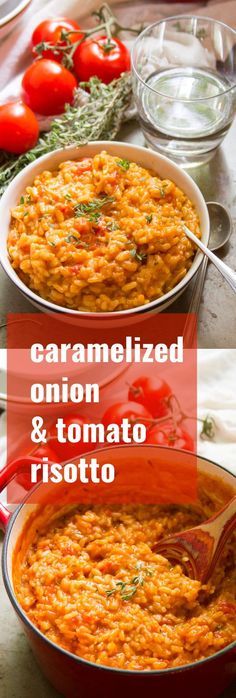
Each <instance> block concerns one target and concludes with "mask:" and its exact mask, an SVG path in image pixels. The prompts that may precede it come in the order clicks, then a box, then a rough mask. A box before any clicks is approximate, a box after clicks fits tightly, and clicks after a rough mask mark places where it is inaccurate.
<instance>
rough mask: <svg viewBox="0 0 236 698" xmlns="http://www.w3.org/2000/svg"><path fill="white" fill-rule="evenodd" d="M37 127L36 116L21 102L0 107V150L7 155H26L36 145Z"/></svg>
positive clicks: (8, 103)
mask: <svg viewBox="0 0 236 698" xmlns="http://www.w3.org/2000/svg"><path fill="white" fill-rule="evenodd" d="M38 136H39V126H38V122H37V119H36V116H35V115H34V114H33V112H32V111H31V109H29V107H27V106H26V104H23V102H7V104H2V105H1V106H0V148H1V149H3V150H7V151H8V152H9V153H16V154H20V153H26V151H27V150H30V148H33V147H34V145H35V143H37V140H38Z"/></svg>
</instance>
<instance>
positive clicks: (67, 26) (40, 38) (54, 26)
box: [32, 17, 82, 63]
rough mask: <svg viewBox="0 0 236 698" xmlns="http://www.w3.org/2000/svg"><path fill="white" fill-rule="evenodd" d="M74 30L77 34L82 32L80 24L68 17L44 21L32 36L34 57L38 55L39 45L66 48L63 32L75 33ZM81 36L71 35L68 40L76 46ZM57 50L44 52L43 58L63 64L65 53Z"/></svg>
mask: <svg viewBox="0 0 236 698" xmlns="http://www.w3.org/2000/svg"><path fill="white" fill-rule="evenodd" d="M73 30H75V32H78V31H79V30H80V26H79V24H78V23H77V22H75V20H73V19H68V18H67V17H55V19H46V20H44V21H43V22H41V23H40V24H38V26H37V27H36V28H35V30H34V32H33V35H32V51H33V55H34V56H37V55H38V53H37V51H36V50H35V47H36V46H38V44H43V43H50V44H53V46H55V47H56V48H57V47H58V46H59V47H61V46H66V41H65V39H64V40H63V39H62V32H63V33H64V32H73ZM81 36H82V35H81V34H76V33H75V34H74V33H70V35H69V37H68V39H69V41H70V43H72V44H74V43H75V42H76V41H78V40H79V39H80V38H81ZM56 48H55V50H52V49H49V48H48V49H45V50H42V52H41V53H40V55H41V56H43V58H51V59H52V60H54V61H57V62H58V63H61V61H62V59H63V55H64V52H63V51H58V52H57V50H56Z"/></svg>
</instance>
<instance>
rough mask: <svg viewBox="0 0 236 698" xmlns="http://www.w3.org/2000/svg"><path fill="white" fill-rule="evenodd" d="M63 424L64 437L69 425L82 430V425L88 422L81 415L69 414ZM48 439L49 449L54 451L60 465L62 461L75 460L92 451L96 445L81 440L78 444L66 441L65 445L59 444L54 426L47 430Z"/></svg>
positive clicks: (64, 418)
mask: <svg viewBox="0 0 236 698" xmlns="http://www.w3.org/2000/svg"><path fill="white" fill-rule="evenodd" d="M63 422H64V424H65V427H66V428H65V430H64V435H65V436H66V434H67V430H68V427H69V426H70V425H71V424H77V425H78V426H79V427H81V428H82V427H83V425H84V424H88V423H89V420H88V419H86V418H85V417H82V416H81V415H77V416H76V415H74V414H69V415H68V416H67V417H63ZM49 438H50V441H49V444H50V447H52V448H53V450H54V451H55V453H56V455H57V458H58V459H59V462H60V463H61V462H62V461H70V460H71V459H73V458H76V457H78V456H80V455H81V454H82V453H86V452H87V451H93V450H94V449H95V446H96V444H94V443H92V442H91V441H90V442H89V443H85V442H84V441H83V440H81V441H79V442H78V443H70V441H68V440H66V442H65V443H59V441H58V438H57V428H56V424H54V425H53V426H52V427H51V429H50V430H49Z"/></svg>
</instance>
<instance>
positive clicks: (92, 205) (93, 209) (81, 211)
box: [74, 196, 115, 223]
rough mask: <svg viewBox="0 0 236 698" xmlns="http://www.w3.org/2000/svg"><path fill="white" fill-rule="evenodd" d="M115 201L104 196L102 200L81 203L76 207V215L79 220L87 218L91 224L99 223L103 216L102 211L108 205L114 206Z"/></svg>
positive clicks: (110, 197) (111, 197)
mask: <svg viewBox="0 0 236 698" xmlns="http://www.w3.org/2000/svg"><path fill="white" fill-rule="evenodd" d="M114 201H115V199H114V197H113V196H102V197H101V198H100V199H93V200H92V201H89V202H88V203H87V204H85V203H81V204H77V206H75V209H74V211H75V215H76V216H77V218H81V216H86V217H87V218H88V220H89V221H90V222H91V223H97V222H98V221H99V218H100V215H101V209H102V208H103V206H106V205H107V204H112V203H113V202H114Z"/></svg>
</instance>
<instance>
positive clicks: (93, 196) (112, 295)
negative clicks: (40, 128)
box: [0, 142, 209, 315]
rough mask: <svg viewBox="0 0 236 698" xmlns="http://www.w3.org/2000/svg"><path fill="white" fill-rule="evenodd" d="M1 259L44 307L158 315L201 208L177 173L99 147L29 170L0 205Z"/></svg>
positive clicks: (169, 166) (192, 253)
mask: <svg viewBox="0 0 236 698" xmlns="http://www.w3.org/2000/svg"><path fill="white" fill-rule="evenodd" d="M0 215H1V222H2V230H3V233H4V243H2V248H1V261H2V264H3V266H4V268H5V270H6V271H7V273H8V275H9V276H10V277H11V279H12V280H13V281H14V282H15V283H16V284H17V286H18V288H19V289H20V290H21V291H23V293H25V295H27V296H28V298H29V299H30V300H31V301H33V302H36V303H37V304H38V305H39V306H40V307H41V308H42V309H43V308H44V309H48V310H50V309H53V310H57V311H59V312H66V313H69V314H71V313H72V314H74V313H75V314H76V315H80V314H89V315H91V313H92V314H93V313H94V314H97V313H99V314H102V315H104V314H105V315H107V314H110V313H113V314H118V313H119V314H124V313H126V314H127V313H128V314H130V313H131V312H132V313H133V312H140V311H141V310H143V309H147V310H149V309H151V308H157V309H160V310H162V309H164V308H165V307H167V305H169V304H170V303H171V302H172V301H173V300H175V299H176V298H177V297H178V295H180V293H182V291H183V290H184V288H185V287H186V285H187V284H188V283H189V281H190V279H191V278H192V276H193V275H194V273H195V272H196V271H197V269H198V267H199V265H200V263H201V260H202V254H201V253H199V252H196V249H195V247H194V245H193V244H192V242H191V241H190V240H188V239H187V237H186V235H185V234H184V231H183V224H185V225H187V226H188V227H189V228H190V229H191V230H192V231H193V232H194V233H195V234H196V235H197V236H198V237H201V238H202V240H203V242H205V243H206V244H207V242H208V237H209V218H208V212H207V207H206V204H205V202H204V199H203V197H202V195H201V192H200V191H199V189H198V187H197V185H196V184H195V183H194V182H193V180H192V179H191V178H190V177H189V176H188V175H187V174H186V173H185V172H183V171H182V170H181V169H180V168H178V166H176V165H175V164H174V163H172V162H171V161H169V160H168V159H167V158H164V157H162V156H160V155H158V154H157V153H154V152H152V151H150V150H147V149H145V148H140V147H137V146H133V145H129V144H122V143H116V142H113V143H110V142H97V143H90V144H88V145H86V146H83V147H80V148H74V147H73V148H68V149H66V150H64V151H56V152H55V153H51V154H50V155H46V156H44V157H43V158H40V159H39V160H38V161H37V162H35V163H32V164H30V165H29V166H28V167H27V168H26V169H25V170H24V171H23V172H22V173H20V174H19V175H18V176H17V177H16V178H15V180H14V181H13V182H12V184H11V185H10V187H9V188H8V190H7V192H6V193H5V194H4V196H3V198H2V202H1V204H0Z"/></svg>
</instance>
